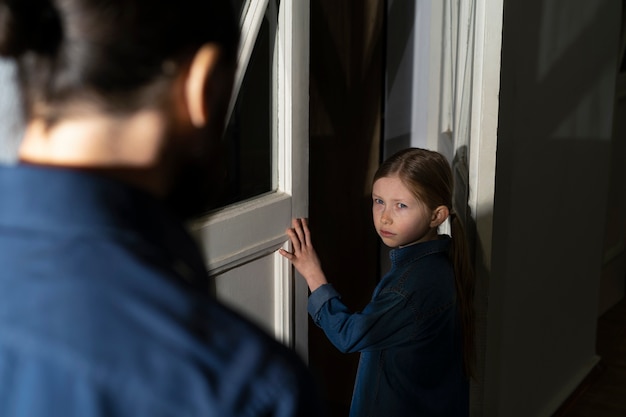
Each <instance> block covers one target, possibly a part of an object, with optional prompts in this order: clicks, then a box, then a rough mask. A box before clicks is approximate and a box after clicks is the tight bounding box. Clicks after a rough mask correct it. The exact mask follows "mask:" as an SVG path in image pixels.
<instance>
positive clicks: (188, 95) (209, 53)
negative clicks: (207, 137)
mask: <svg viewBox="0 0 626 417" xmlns="http://www.w3.org/2000/svg"><path fill="white" fill-rule="evenodd" d="M219 58H220V49H219V46H217V45H216V44H212V43H207V44H204V45H202V46H201V47H200V49H198V51H197V52H196V54H195V56H194V57H193V60H192V61H191V65H190V66H189V71H188V73H187V77H186V79H185V101H186V105H187V111H188V112H189V119H190V120H191V123H192V124H193V125H194V127H196V128H202V127H204V126H205V125H206V124H207V123H208V121H209V114H210V110H211V109H208V108H207V106H208V103H207V102H206V99H207V96H208V92H209V90H210V89H211V87H212V84H211V83H212V82H213V76H214V73H215V70H216V68H217V65H218V63H219Z"/></svg>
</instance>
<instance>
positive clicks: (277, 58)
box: [192, 0, 309, 355]
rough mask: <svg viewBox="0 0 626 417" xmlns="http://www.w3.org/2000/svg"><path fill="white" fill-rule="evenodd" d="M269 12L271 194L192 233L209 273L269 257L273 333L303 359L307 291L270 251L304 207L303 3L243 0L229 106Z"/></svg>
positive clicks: (200, 223)
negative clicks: (274, 22)
mask: <svg viewBox="0 0 626 417" xmlns="http://www.w3.org/2000/svg"><path fill="white" fill-rule="evenodd" d="M277 3H280V6H277ZM268 7H269V8H270V11H272V9H273V10H274V11H275V8H276V7H280V9H279V10H278V11H277V12H278V27H277V30H276V34H277V35H276V36H277V39H276V40H275V41H276V42H275V50H274V54H275V55H274V69H273V71H272V72H273V77H272V78H273V88H272V91H273V93H272V94H273V103H274V108H273V109H272V110H273V111H272V114H273V116H272V117H273V123H272V125H273V126H274V132H273V136H274V138H273V146H275V150H276V152H274V160H273V161H272V163H273V167H274V168H273V170H274V177H275V181H274V186H275V191H273V192H270V193H267V194H264V195H261V196H259V197H256V198H252V199H249V200H247V201H243V202H240V203H236V204H233V205H230V206H227V207H224V208H222V209H219V210H217V211H215V212H212V213H209V214H208V215H206V216H204V217H202V218H200V219H197V221H196V222H194V224H193V225H192V228H193V230H194V231H195V233H196V235H197V238H198V239H199V241H200V242H201V243H202V246H203V248H204V256H205V259H206V263H207V268H208V270H209V273H210V274H212V275H215V274H220V273H224V272H225V271H230V270H233V269H236V268H238V267H240V266H242V265H244V264H247V263H249V262H251V261H253V260H255V259H259V258H261V257H266V256H273V263H274V289H275V291H274V301H273V302H274V311H275V317H274V329H273V330H274V336H275V337H276V338H277V339H279V340H280V341H282V342H283V343H285V344H286V345H288V346H291V347H296V346H297V348H298V350H299V351H300V352H301V354H302V355H306V346H307V331H306V325H307V318H306V317H307V316H306V297H307V292H306V286H304V287H303V286H302V285H300V284H298V282H297V281H295V280H294V279H293V269H292V268H291V266H290V265H289V263H288V261H286V260H285V259H283V258H282V257H281V256H279V255H278V254H276V253H275V252H276V250H277V249H278V248H279V247H281V246H283V245H285V241H286V236H285V230H286V228H287V227H288V226H289V224H290V221H291V218H292V217H294V216H299V217H301V216H306V214H307V210H308V136H309V135H308V130H309V129H308V119H309V104H308V91H309V2H308V0H282V1H280V2H276V1H274V0H271V1H270V0H249V1H248V2H247V4H246V6H245V7H244V10H245V12H244V14H243V16H242V20H241V27H242V38H241V43H240V50H239V58H238V71H237V74H236V78H235V85H234V94H233V100H232V102H231V103H234V102H235V101H236V97H237V92H238V91H239V87H240V86H241V83H242V80H243V77H244V75H245V71H246V66H247V64H248V61H249V59H250V56H251V55H252V50H253V48H254V44H255V40H256V36H257V33H258V31H259V28H260V26H261V22H262V20H263V18H264V14H265V13H266V10H267V8H268ZM231 108H232V105H231ZM250 279H254V277H250ZM303 300H304V304H303ZM269 302H272V301H269ZM303 306H304V307H303Z"/></svg>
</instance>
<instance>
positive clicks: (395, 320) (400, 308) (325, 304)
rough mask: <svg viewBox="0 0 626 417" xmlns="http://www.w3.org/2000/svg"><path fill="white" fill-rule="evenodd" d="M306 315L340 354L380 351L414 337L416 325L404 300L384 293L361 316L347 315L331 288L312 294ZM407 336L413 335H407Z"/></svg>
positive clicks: (399, 294) (392, 293)
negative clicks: (307, 314)
mask: <svg viewBox="0 0 626 417" xmlns="http://www.w3.org/2000/svg"><path fill="white" fill-rule="evenodd" d="M308 311H309V314H310V315H311V317H312V318H313V321H314V323H315V324H316V325H317V326H319V327H321V328H322V329H323V330H324V333H326V336H327V337H328V339H329V340H330V341H331V343H332V344H333V345H335V347H336V348H337V349H339V350H340V351H342V352H344V353H348V352H363V351H369V350H378V349H384V348H388V347H391V346H394V345H396V344H398V343H401V342H403V341H406V339H407V337H416V336H417V332H418V330H417V324H416V322H415V320H414V319H413V314H412V313H411V312H412V308H411V306H410V305H409V302H408V299H407V297H406V296H405V295H404V294H402V293H401V292H399V291H393V290H391V291H384V292H381V293H380V294H378V295H377V296H376V298H375V299H374V300H372V301H371V302H370V303H369V304H368V305H367V306H366V307H365V308H364V309H363V311H361V312H356V313H355V312H351V311H350V310H349V309H348V307H346V305H345V304H344V303H343V302H342V301H341V297H340V295H339V293H338V292H337V290H335V288H334V287H333V286H332V284H326V285H323V286H321V287H319V288H318V289H317V290H315V291H314V292H313V293H312V294H311V296H310V297H309V302H308ZM407 332H413V333H412V334H411V333H407Z"/></svg>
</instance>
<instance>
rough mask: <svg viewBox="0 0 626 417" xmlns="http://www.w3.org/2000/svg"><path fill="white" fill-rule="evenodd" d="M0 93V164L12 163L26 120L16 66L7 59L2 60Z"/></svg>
mask: <svg viewBox="0 0 626 417" xmlns="http://www.w3.org/2000/svg"><path fill="white" fill-rule="evenodd" d="M0 92H1V93H0V163H10V162H13V161H15V159H16V157H17V148H18V146H19V143H20V140H21V138H22V134H23V130H24V120H23V115H22V105H21V102H20V98H19V94H18V91H17V86H16V81H15V65H14V64H13V62H11V61H8V60H5V59H0Z"/></svg>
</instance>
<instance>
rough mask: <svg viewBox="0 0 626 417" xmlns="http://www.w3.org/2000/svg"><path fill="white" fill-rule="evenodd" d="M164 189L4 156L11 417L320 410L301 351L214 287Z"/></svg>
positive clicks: (0, 216) (2, 297) (3, 308)
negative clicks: (166, 203) (165, 202)
mask: <svg viewBox="0 0 626 417" xmlns="http://www.w3.org/2000/svg"><path fill="white" fill-rule="evenodd" d="M208 282H209V277H208V276H207V273H206V270H205V267H204V262H203V260H202V257H201V255H200V252H199V250H198V248H197V246H196V245H195V243H194V242H193V240H192V239H191V237H190V236H189V234H188V233H187V232H186V231H185V229H184V228H183V226H182V224H181V223H180V222H179V221H178V220H177V219H175V218H173V217H172V216H171V215H170V214H169V213H168V212H167V211H166V210H165V209H164V207H163V206H162V205H161V204H160V203H159V202H158V201H157V200H155V199H153V198H151V196H149V195H147V194H145V193H142V192H141V191H139V190H136V189H133V188H131V187H128V186H125V185H123V184H120V183H117V182H114V181H109V180H107V179H105V178H102V177H99V176H95V175H89V174H87V173H84V172H79V171H73V170H64V169H53V168H43V167H33V166H17V167H13V168H0V416H2V417H44V416H45V417H48V416H59V417H61V416H62V417H104V416H107V417H121V416H129V417H130V416H132V417H142V416H143V417H166V416H167V417H174V416H176V417H191V416H193V417H200V416H201V417H209V416H215V417H228V416H249V417H253V416H263V417H267V416H276V417H296V416H317V415H319V414H318V412H317V410H318V405H319V404H318V402H317V397H316V396H315V395H314V390H313V384H312V378H311V377H310V376H309V374H308V371H307V370H306V368H305V366H304V364H303V363H302V362H301V361H300V360H299V359H298V358H297V357H296V355H295V354H294V353H293V352H291V351H290V350H288V349H287V348H286V347H284V346H283V345H281V344H280V343H278V342H276V341H274V340H273V339H271V338H270V337H268V336H266V335H265V334H264V333H262V332H261V331H259V330H258V329H257V328H256V327H254V326H252V325H251V324H249V322H248V321H247V320H245V319H243V318H241V317H239V316H238V315H237V314H235V313H233V312H232V311H230V310H228V309H227V308H225V307H223V306H222V305H221V304H219V303H218V302H217V301H216V300H215V299H213V298H211V297H210V296H209V295H208V291H207V284H208Z"/></svg>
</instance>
